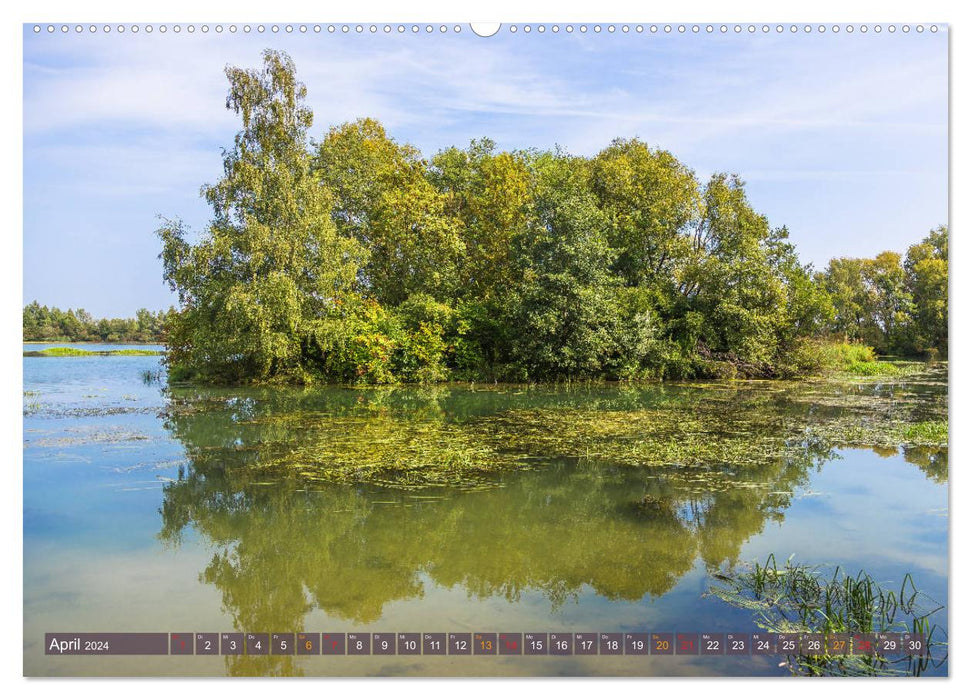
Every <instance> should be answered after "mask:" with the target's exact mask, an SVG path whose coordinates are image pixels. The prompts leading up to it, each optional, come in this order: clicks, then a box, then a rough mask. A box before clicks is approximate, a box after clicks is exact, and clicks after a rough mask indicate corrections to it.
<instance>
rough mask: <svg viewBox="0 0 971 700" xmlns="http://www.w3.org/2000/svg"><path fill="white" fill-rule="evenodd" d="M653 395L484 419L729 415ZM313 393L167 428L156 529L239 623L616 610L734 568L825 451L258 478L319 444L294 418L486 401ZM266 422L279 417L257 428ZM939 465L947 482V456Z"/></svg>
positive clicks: (185, 417)
mask: <svg viewBox="0 0 971 700" xmlns="http://www.w3.org/2000/svg"><path fill="white" fill-rule="evenodd" d="M646 391H648V395H646V396H645V395H644V394H643V393H636V392H635V393H636V395H634V396H631V395H629V394H625V393H624V392H618V391H616V390H614V391H613V392H612V394H611V393H607V392H604V393H603V395H602V396H599V395H595V396H592V397H591V396H587V397H586V399H583V397H582V396H576V395H574V394H571V393H569V392H567V393H565V394H564V395H561V396H556V395H553V394H549V395H539V396H537V395H533V396H529V395H528V394H527V397H526V400H524V399H522V398H521V397H519V395H515V396H516V397H515V398H510V397H506V398H505V399H503V398H502V396H501V395H498V394H497V393H496V392H492V393H486V398H485V403H486V404H487V406H488V410H487V411H486V413H488V412H490V411H492V410H495V407H496V406H495V404H496V402H501V401H503V400H505V401H507V402H510V403H516V402H517V401H518V402H520V403H522V404H523V405H524V406H525V407H527V408H528V407H531V405H535V404H536V403H539V404H540V405H545V404H548V403H549V402H557V401H559V402H560V404H559V405H560V406H561V407H563V408H565V409H567V410H569V409H570V408H571V407H573V406H574V405H582V406H583V407H584V409H585V410H589V408H590V403H591V401H592V402H594V403H595V404H599V405H600V406H601V407H602V408H604V409H605V410H611V409H614V410H620V409H618V408H617V404H618V403H623V404H624V406H623V410H630V409H631V407H632V406H634V407H636V405H638V404H639V403H641V402H646V401H650V402H655V403H656V402H658V401H661V402H664V401H675V406H677V407H680V408H682V409H684V410H691V411H695V412H697V411H699V410H703V408H704V407H705V406H706V405H707V406H710V408H708V410H711V409H712V408H714V409H715V410H717V411H724V410H725V409H726V406H725V405H724V403H723V402H722V403H718V402H714V403H712V402H711V400H710V397H705V396H704V393H703V392H701V393H699V392H694V391H689V392H684V393H685V394H687V396H679V395H677V393H676V392H671V391H670V390H668V391H667V393H665V390H664V389H659V388H652V389H650V390H646ZM323 396H324V397H325V399H326V400H324V399H322V395H321V394H320V393H315V392H312V391H310V392H299V391H289V392H270V391H266V390H260V391H255V392H251V393H250V394H249V395H247V394H245V393H243V394H239V393H238V392H237V396H235V397H231V398H230V397H227V398H220V399H218V400H212V401H210V402H209V404H208V405H206V404H205V403H204V402H200V401H198V400H193V401H190V402H187V403H186V404H185V406H184V407H183V410H177V411H174V412H172V413H171V414H170V416H169V418H168V423H167V425H168V427H169V429H170V430H171V431H172V432H173V434H174V435H175V436H176V437H177V438H178V439H179V440H181V441H182V443H183V444H184V446H185V449H186V452H187V455H188V456H189V457H190V460H191V467H190V468H188V469H187V470H186V471H185V472H183V473H180V475H179V479H178V480H177V481H175V482H172V483H170V484H168V485H167V486H166V488H165V492H164V501H163V505H162V510H161V512H162V520H163V523H162V531H161V533H160V537H161V538H162V539H163V540H165V541H168V542H173V543H178V542H179V541H180V538H181V536H182V533H183V532H184V530H185V529H186V528H187V527H190V526H191V527H192V528H193V529H195V530H196V531H198V532H199V533H201V534H202V535H203V536H204V537H205V538H206V539H207V540H208V541H209V542H211V543H212V544H213V545H214V547H215V550H216V552H215V554H214V555H213V558H212V560H211V562H210V563H209V565H208V566H207V567H206V569H205V570H204V571H203V572H202V574H201V579H202V580H203V581H205V582H206V583H210V584H213V585H215V586H216V587H217V588H218V589H219V590H220V591H221V593H222V598H223V605H224V607H225V609H226V611H227V612H228V613H230V614H231V615H232V616H233V621H234V625H235V628H236V629H239V630H245V631H265V632H272V631H296V630H300V629H302V627H303V620H304V618H305V617H306V615H307V613H308V612H310V611H311V610H313V609H314V608H320V609H321V610H323V611H325V612H326V613H327V614H328V615H330V616H332V617H337V618H342V619H345V620H350V621H354V622H357V623H369V622H373V621H376V620H378V619H379V618H380V617H381V615H382V611H383V608H384V606H385V605H386V604H387V603H389V602H391V601H395V600H406V599H413V598H420V597H422V596H423V595H424V590H423V585H422V580H423V577H428V578H429V579H431V580H432V581H434V582H435V583H436V584H437V585H440V586H445V587H454V586H460V587H462V588H463V589H465V590H466V591H467V592H468V594H469V595H471V596H477V597H489V596H503V597H504V598H506V599H508V600H510V601H515V600H517V599H518V598H519V597H520V596H521V595H522V593H523V592H526V591H539V592H541V593H542V594H543V595H544V596H545V597H546V598H547V599H548V600H549V601H550V603H551V605H552V606H553V607H554V608H555V607H558V606H560V605H562V604H564V602H566V601H567V600H569V599H570V598H572V597H575V596H577V595H578V594H579V592H580V590H581V589H582V587H584V586H589V587H590V588H591V589H593V590H594V591H595V592H596V593H597V594H599V595H601V596H604V597H606V598H608V599H615V600H631V601H634V600H639V599H641V598H643V597H644V596H645V595H650V596H660V595H663V594H664V593H666V592H667V591H669V590H670V589H671V588H672V587H673V586H674V585H675V584H676V583H677V581H678V580H679V579H680V578H681V577H682V576H684V575H685V574H686V573H687V572H688V571H690V569H691V568H692V566H693V564H694V562H695V561H696V559H699V558H700V559H701V560H702V561H703V562H704V563H705V565H706V566H708V567H709V568H716V567H718V566H720V565H722V564H724V563H726V562H729V563H731V562H734V561H735V560H736V559H737V557H738V556H739V552H740V549H741V547H742V545H743V544H744V543H745V542H746V541H747V540H748V539H749V538H751V537H752V536H753V535H755V534H757V533H759V532H761V530H762V529H763V527H764V525H765V523H766V522H767V521H770V520H771V521H781V520H782V518H783V516H784V513H785V510H786V509H787V508H788V507H789V505H790V502H791V496H792V492H793V490H794V489H796V488H797V487H799V486H801V485H805V484H806V482H807V480H808V474H809V472H810V471H811V470H813V469H817V468H818V467H819V466H820V465H821V464H822V463H823V462H825V461H826V460H827V459H829V458H831V456H832V453H831V450H830V448H829V446H827V445H825V444H821V443H815V444H806V445H803V446H802V449H801V451H790V452H789V453H787V456H786V457H785V458H774V459H767V460H764V461H762V462H758V463H756V464H746V465H745V466H744V467H736V466H732V465H721V466H711V467H680V468H679V467H673V466H669V467H655V468H650V469H638V468H631V467H629V466H618V465H617V464H616V463H612V462H610V461H609V460H606V459H579V460H578V459H560V460H555V461H553V462H552V463H550V464H548V465H547V466H543V467H542V468H539V469H535V470H531V471H526V472H522V473H517V474H509V473H505V474H503V473H499V474H493V475H489V477H488V479H489V480H490V481H491V482H492V484H493V485H494V486H501V488H491V489H487V490H480V491H474V492H468V491H461V490H457V489H449V488H435V489H426V490H421V491H407V490H401V489H389V488H380V487H375V486H355V485H338V484H326V483H321V482H319V481H313V480H312V479H308V478H305V477H302V476H301V475H300V470H299V469H298V470H289V471H284V472H278V473H269V474H268V473H267V470H266V469H263V468H262V467H261V465H262V464H263V461H264V460H265V458H266V454H267V452H266V449H267V446H271V447H272V450H273V452H272V454H273V457H274V459H276V458H277V457H278V449H279V445H280V444H281V443H282V442H283V441H285V440H287V439H289V440H290V441H292V442H299V443H302V444H303V447H304V449H307V448H308V447H309V448H310V449H313V446H314V445H315V444H318V443H315V442H314V441H315V440H319V439H320V435H319V434H318V433H316V432H315V431H313V430H307V429H303V428H301V425H302V424H303V423H304V422H308V421H309V422H310V423H312V422H313V419H314V418H315V417H319V416H321V415H327V416H331V417H334V416H349V417H354V418H355V419H360V418H361V417H363V416H368V415H372V416H374V417H375V420H376V421H377V422H378V423H381V422H382V421H383V422H385V423H387V422H389V421H390V422H392V423H393V422H394V420H409V421H424V422H432V423H436V424H441V423H444V422H446V421H447V420H455V418H456V417H458V418H460V419H464V420H466V421H468V423H469V424H472V423H474V422H475V421H474V416H475V415H477V414H479V413H480V406H479V405H478V404H477V403H476V400H477V398H478V397H476V396H475V395H472V396H468V395H462V396H460V397H459V398H460V400H459V401H456V400H454V397H453V396H452V395H450V394H449V393H448V392H447V391H446V392H444V393H443V392H441V391H438V392H436V391H431V392H428V393H427V394H426V395H425V396H421V395H420V394H419V393H418V392H412V393H410V394H409V393H408V392H403V393H402V392H393V391H391V392H386V393H384V394H381V395H378V396H377V400H376V399H375V395H373V394H370V393H367V394H364V395H363V398H362V394H361V393H359V392H354V391H345V392H333V391H332V392H331V393H330V394H325V395H323ZM672 396H673V398H672ZM725 400H726V401H727V400H729V399H725ZM761 401H762V405H763V407H764V406H765V405H768V406H769V407H770V408H772V409H773V411H774V412H770V414H769V416H768V419H767V425H770V426H776V425H777V424H778V419H779V416H778V410H777V409H776V408H775V407H777V406H778V405H779V401H780V399H779V397H778V396H777V395H774V394H773V395H767V396H766V397H765V398H764V399H761ZM186 409H188V410H186ZM268 414H269V415H279V416H280V418H281V420H275V421H270V422H267V421H261V420H260V418H261V417H265V416H267V415H268ZM446 416H447V417H448V418H446ZM462 425H463V423H461V420H460V421H459V422H458V423H457V424H456V425H453V426H452V428H453V429H456V430H462ZM372 437H373V436H372ZM391 446H392V447H393V446H394V443H393V441H392V442H391ZM908 449H909V448H908ZM922 454H923V453H922ZM916 455H917V452H915V451H910V452H909V453H905V456H906V457H907V459H908V461H915V463H917V464H918V466H921V464H925V465H926V466H921V468H922V469H923V470H924V471H925V472H927V473H928V474H932V473H936V472H934V470H935V469H937V470H938V472H939V471H940V461H939V460H938V461H937V462H935V459H936V458H935V457H933V456H923V457H920V460H922V461H917V460H918V458H917V456H916ZM943 464H944V466H943V472H942V473H943V474H944V478H946V457H945V461H944V462H943ZM227 664H228V668H229V672H230V673H231V674H233V675H248V674H254V675H274V674H280V675H291V674H293V673H296V672H298V669H297V667H296V666H295V665H294V662H293V659H291V658H289V657H241V658H228V659H227Z"/></svg>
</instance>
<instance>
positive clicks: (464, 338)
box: [157, 50, 947, 385]
mask: <svg viewBox="0 0 971 700" xmlns="http://www.w3.org/2000/svg"><path fill="white" fill-rule="evenodd" d="M226 76H227V78H228V81H229V91H228V97H227V102H226V104H227V108H228V109H230V110H231V111H232V112H234V113H235V114H237V115H238V116H239V117H240V118H241V121H242V128H241V130H240V131H239V132H238V134H237V136H236V139H235V141H234V143H233V144H232V146H231V147H230V148H228V149H226V150H225V151H224V158H223V173H222V177H221V178H220V179H219V180H217V181H216V182H215V183H213V184H208V185H205V186H204V187H203V188H202V193H203V196H204V198H205V199H206V201H207V202H208V204H209V205H210V206H211V208H212V212H213V216H212V219H211V222H210V223H209V225H208V226H207V227H206V229H205V230H203V231H190V230H188V229H187V227H186V226H185V225H184V224H183V223H182V222H181V221H180V220H178V219H164V218H163V220H162V225H161V227H160V228H159V229H158V231H157V234H158V236H159V237H160V239H161V243H162V254H161V256H160V257H161V260H162V263H163V270H164V278H165V280H166V281H167V282H168V284H169V286H170V288H171V289H172V291H173V292H175V293H176V294H177V295H178V299H179V304H178V309H177V310H176V311H174V312H172V313H169V314H168V315H167V316H166V318H165V324H164V337H165V344H166V348H167V349H166V354H165V363H166V365H167V369H168V377H169V379H170V380H172V381H175V382H179V381H192V382H199V383H209V384H217V385H218V384H226V385H237V384H265V383H279V384H298V385H299V384H303V385H314V384H329V383H336V384H353V383H360V384H396V383H429V384H430V383H437V382H443V381H477V382H513V383H524V382H525V383H535V382H550V381H562V380H567V381H577V380H580V381H582V380H590V379H602V380H639V379H673V380H681V379H730V378H736V377H737V378H780V379H787V378H796V377H806V376H812V375H816V374H818V373H820V372H825V371H827V368H830V367H840V366H842V365H847V366H848V367H849V369H850V371H852V372H855V373H858V374H869V375H870V376H878V375H884V374H892V373H893V372H895V371H897V370H896V369H894V366H893V365H890V364H886V363H882V362H881V361H878V360H877V359H876V357H875V356H874V353H879V354H881V355H886V354H892V355H897V356H910V357H925V358H929V359H934V358H936V357H946V355H947V229H946V227H939V228H938V229H935V230H934V231H932V232H931V233H930V234H929V235H928V236H927V237H926V238H925V239H924V240H923V241H921V242H920V243H918V244H916V245H914V246H911V247H910V248H909V249H908V251H907V253H906V256H902V255H901V254H899V253H894V252H885V253H881V254H880V255H878V256H876V257H875V258H873V259H866V260H864V259H851V258H837V259H834V260H832V261H831V262H830V264H829V266H828V268H827V269H826V270H825V271H819V272H817V271H814V270H813V269H812V267H811V266H809V265H803V264H802V263H801V262H800V261H799V258H798V255H797V254H796V251H795V248H794V246H793V245H792V243H790V242H789V240H788V239H789V233H788V230H787V229H786V228H785V227H784V226H783V227H772V226H770V224H769V222H768V220H767V219H766V217H765V216H763V215H761V214H759V213H757V212H756V211H755V210H754V208H753V207H752V205H751V204H750V202H749V200H748V197H747V194H746V191H745V185H744V182H743V181H742V180H741V178H740V177H739V176H737V175H734V174H729V173H716V174H714V175H712V176H710V177H708V178H706V179H700V178H699V177H698V176H697V175H696V174H695V172H694V171H693V170H691V169H690V168H689V167H688V166H686V165H685V164H683V163H682V162H680V161H679V160H678V159H677V158H675V156H674V155H672V154H671V153H669V152H667V151H664V150H660V149H657V148H652V147H650V146H648V145H647V144H646V143H645V142H643V141H641V140H639V139H637V138H633V139H617V140H615V141H613V142H612V143H610V144H609V145H608V146H607V147H606V148H604V149H603V150H602V151H601V152H600V153H598V154H596V155H595V156H592V157H583V156H575V155H571V154H569V153H567V152H566V151H564V150H563V149H561V148H554V149H552V150H539V149H535V148H530V149H524V150H517V151H500V150H498V149H497V148H496V145H495V144H494V143H493V142H492V141H490V140H488V139H481V140H477V141H473V142H472V143H471V144H470V145H469V146H468V147H467V148H465V149H460V148H455V147H452V148H446V149H444V150H442V151H439V152H438V153H436V154H434V155H433V156H431V157H430V158H429V157H425V156H423V155H422V154H421V153H420V152H419V151H418V150H417V149H415V148H414V147H412V146H410V145H408V144H404V143H399V142H398V141H396V140H395V139H394V138H392V137H391V136H389V135H388V134H387V133H386V131H385V129H384V127H383V126H382V125H381V124H380V123H378V122H377V121H375V120H373V119H367V118H364V119H358V120H357V121H354V122H350V123H345V124H342V125H338V126H334V127H332V128H330V129H328V130H325V131H323V133H322V134H321V135H320V136H319V137H317V139H319V140H317V139H315V138H314V136H313V134H312V132H311V128H312V126H313V114H312V112H311V110H310V109H309V108H308V107H307V105H306V102H305V100H306V95H307V88H306V87H305V86H304V85H303V84H302V83H300V82H299V81H298V80H297V77H296V68H295V66H294V64H293V61H292V60H291V59H290V57H289V56H287V55H286V54H285V53H281V52H276V51H272V50H267V51H265V52H264V53H263V65H262V67H260V68H258V69H245V68H239V67H234V66H228V67H227V68H226ZM847 340H850V341H853V342H852V343H849V342H846V341H847ZM834 341H836V342H834ZM834 353H835V354H837V355H840V357H838V358H836V359H834V358H832V357H830V355H832V354H834ZM855 354H856V355H858V356H857V357H856V359H852V358H853V357H854V355H855ZM847 358H849V360H848V361H847Z"/></svg>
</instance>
